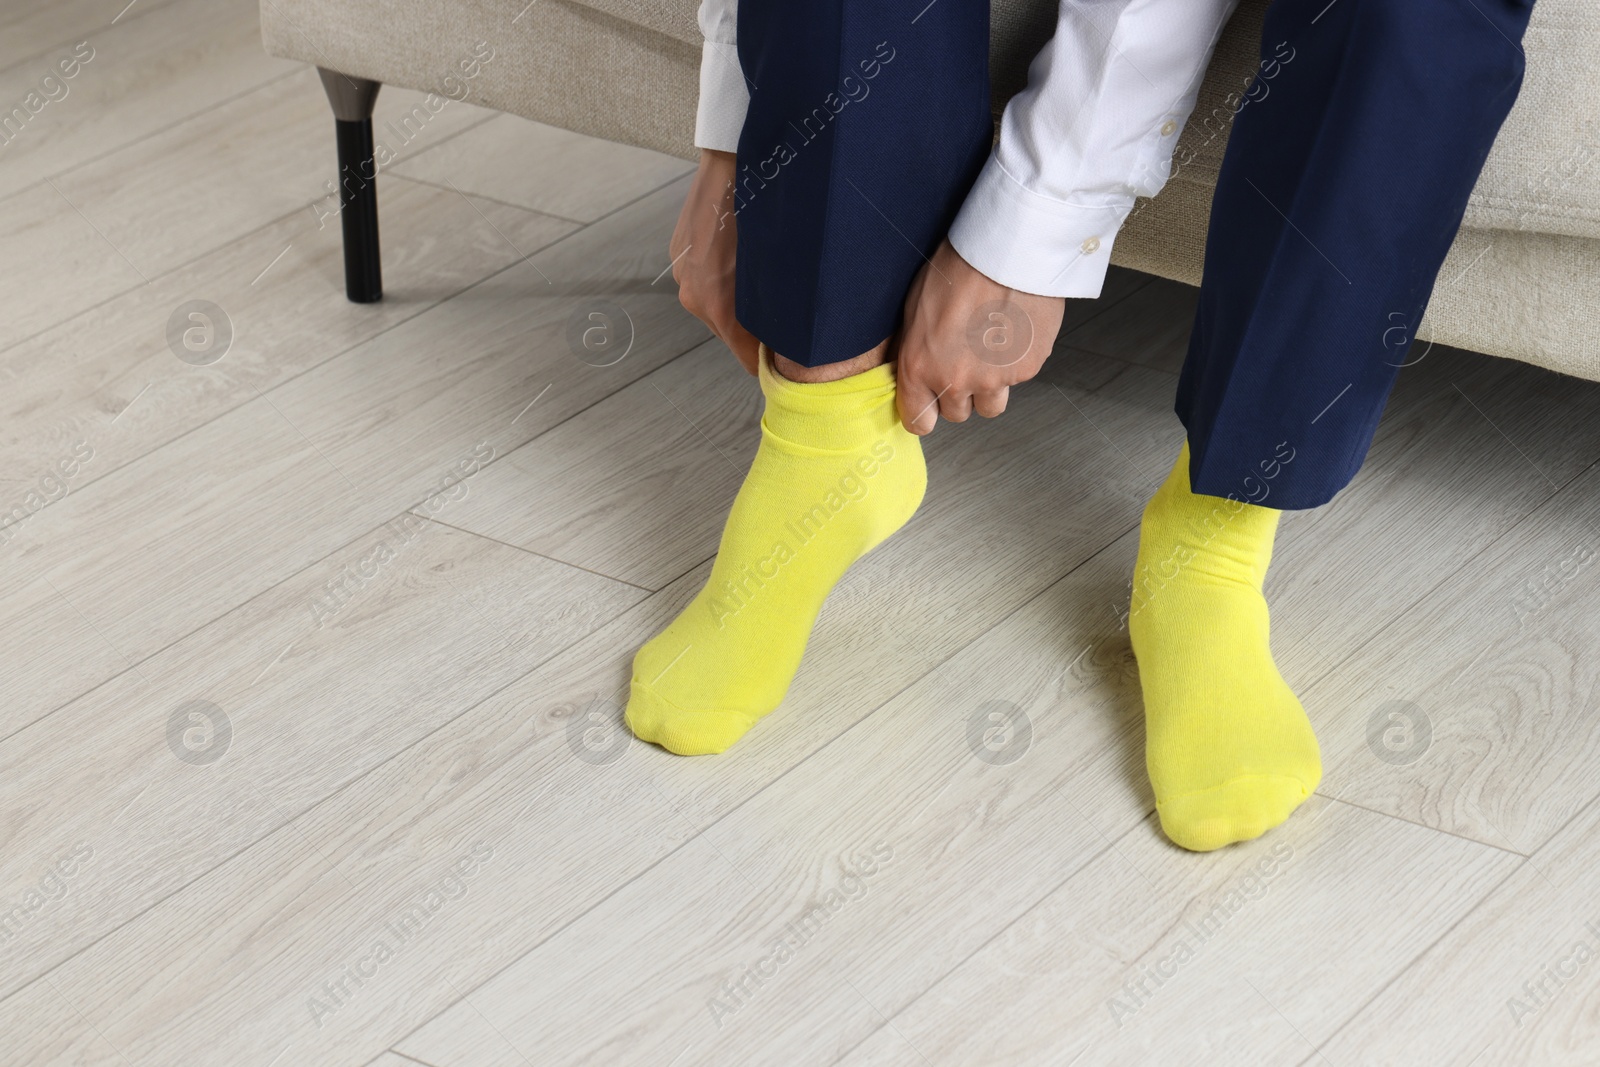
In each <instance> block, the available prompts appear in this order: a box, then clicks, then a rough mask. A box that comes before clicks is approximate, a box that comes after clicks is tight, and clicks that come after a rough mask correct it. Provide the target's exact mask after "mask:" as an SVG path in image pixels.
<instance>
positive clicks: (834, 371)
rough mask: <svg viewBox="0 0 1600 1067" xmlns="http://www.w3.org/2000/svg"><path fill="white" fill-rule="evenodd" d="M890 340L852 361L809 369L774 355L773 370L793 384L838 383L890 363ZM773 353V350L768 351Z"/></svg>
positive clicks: (776, 354) (825, 364) (883, 341)
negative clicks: (840, 380) (841, 379)
mask: <svg viewBox="0 0 1600 1067" xmlns="http://www.w3.org/2000/svg"><path fill="white" fill-rule="evenodd" d="M889 340H890V339H889V338H884V339H883V340H882V341H880V342H879V343H878V344H876V345H874V346H873V347H872V348H871V349H869V350H868V351H866V352H863V353H861V354H860V355H859V356H855V357H853V358H851V359H847V360H843V361H841V362H839V363H824V364H822V365H821V366H817V367H808V366H806V365H805V364H803V363H796V362H795V361H794V360H792V359H785V358H784V357H783V356H780V355H778V353H776V352H773V353H772V369H773V370H775V371H777V372H778V374H779V376H780V377H783V378H787V379H788V380H789V381H791V382H836V381H838V380H839V379H840V378H849V377H850V376H852V375H855V374H861V373H862V372H864V371H869V370H871V369H872V368H873V367H877V366H881V365H883V364H884V363H887V362H888V361H889ZM768 351H771V349H768Z"/></svg>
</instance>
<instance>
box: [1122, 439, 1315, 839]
mask: <svg viewBox="0 0 1600 1067" xmlns="http://www.w3.org/2000/svg"><path fill="white" fill-rule="evenodd" d="M1280 514H1281V513H1280V512H1278V511H1274V510H1272V509H1271V508H1262V507H1256V506H1255V505H1253V504H1245V503H1242V502H1239V501H1235V500H1225V499H1223V498H1221V497H1214V496H1197V495H1195V494H1193V493H1191V492H1190V491H1189V446H1188V445H1187V444H1185V445H1184V447H1183V450H1182V451H1181V452H1180V453H1179V454H1178V462H1177V465H1176V466H1174V467H1173V468H1172V473H1171V474H1170V475H1168V476H1167V480H1166V482H1165V483H1163V484H1162V486H1161V488H1160V489H1158V490H1157V491H1156V495H1155V496H1154V497H1153V498H1151V500H1150V503H1149V505H1148V506H1147V507H1146V508H1145V511H1144V520H1143V522H1142V523H1141V524H1140V527H1139V558H1138V562H1137V563H1136V564H1135V566H1134V583H1133V602H1132V605H1131V607H1130V609H1129V616H1128V632H1129V636H1130V638H1131V639H1132V642H1133V651H1134V655H1135V656H1136V657H1137V658H1138V661H1139V682H1140V685H1141V687H1142V688H1143V690H1144V709H1145V710H1144V715H1145V759H1146V765H1147V767H1148V769H1149V772H1150V784H1151V786H1152V787H1153V788H1154V790H1155V795H1156V811H1157V812H1158V813H1159V815H1160V817H1161V828H1162V830H1164V831H1165V832H1166V835H1167V836H1168V837H1169V838H1171V839H1172V840H1173V842H1175V843H1176V844H1179V845H1181V846H1183V847H1184V848H1187V849H1192V850H1194V851H1196V852H1207V851H1210V850H1211V849H1216V848H1221V847H1222V846H1223V845H1228V844H1232V843H1233V842H1235V841H1245V840H1248V839H1250V838H1252V837H1259V836H1260V835H1261V834H1263V833H1265V832H1266V831H1268V830H1270V829H1271V828H1272V827H1274V826H1277V825H1278V824H1279V823H1281V822H1283V821H1284V820H1285V819H1287V818H1288V817H1289V815H1290V813H1291V812H1293V811H1294V809H1295V808H1297V807H1299V806H1300V804H1301V802H1302V801H1304V800H1305V799H1306V798H1307V797H1308V796H1310V795H1311V793H1312V791H1313V790H1315V789H1316V788H1317V784H1318V782H1320V781H1321V780H1322V761H1321V758H1320V756H1319V754H1318V750H1317V739H1316V735H1315V734H1313V733H1312V731H1311V723H1310V721H1309V720H1308V719H1307V718H1306V713H1305V710H1304V709H1303V708H1301V706H1300V701H1299V700H1297V699H1296V698H1295V695H1294V693H1293V692H1291V691H1290V689H1289V686H1288V685H1287V684H1286V683H1285V682H1284V680H1283V676H1282V675H1280V674H1279V673H1278V668H1277V665H1276V664H1275V663H1274V662H1273V660H1272V648H1271V645H1270V643H1269V641H1268V622H1267V602H1266V600H1265V599H1264V598H1263V597H1262V595H1261V584H1262V582H1263V581H1264V580H1265V578H1266V575H1267V564H1268V563H1269V562H1271V559H1272V541H1273V537H1274V535H1275V534H1276V532H1277V528H1278V517H1279V515H1280Z"/></svg>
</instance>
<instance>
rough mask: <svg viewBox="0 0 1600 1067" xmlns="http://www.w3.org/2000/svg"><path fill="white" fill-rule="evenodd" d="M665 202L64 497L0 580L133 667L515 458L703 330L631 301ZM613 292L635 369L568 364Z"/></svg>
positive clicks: (661, 300) (17, 547) (631, 213)
mask: <svg viewBox="0 0 1600 1067" xmlns="http://www.w3.org/2000/svg"><path fill="white" fill-rule="evenodd" d="M681 195H682V194H681V190H680V191H674V190H672V189H667V190H663V191H662V192H661V193H660V194H657V195H655V196H653V197H651V198H647V199H646V200H644V201H641V202H640V203H639V204H638V205H636V206H635V207H632V208H629V209H627V210H625V211H623V212H621V213H619V214H618V215H616V216H613V217H612V218H611V219H608V220H605V221H603V222H601V223H597V224H595V225H594V226H593V227H591V228H590V229H588V230H585V231H584V232H583V233H582V234H580V235H578V237H577V238H576V239H575V240H576V241H577V243H576V244H575V245H574V246H573V247H572V248H570V249H563V248H562V246H561V245H556V246H554V247H552V248H550V249H548V250H546V251H545V252H542V253H540V254H539V255H538V256H537V257H535V258H533V259H529V260H525V261H522V262H520V263H519V264H517V265H516V266H514V267H512V268H510V269H508V270H506V271H504V272H502V273H500V274H498V275H496V276H495V277H494V278H493V279H491V280H489V281H487V282H485V283H483V284H482V285H480V286H478V287H476V288H474V289H472V290H469V292H468V293H466V294H463V295H462V296H461V297H459V298H458V299H457V300H455V301H450V302H447V303H446V304H443V305H440V306H438V307H435V308H432V309H430V312H428V313H425V314H422V315H418V316H416V317H414V318H412V319H409V320H406V321H405V322H404V323H403V324H401V325H400V326H399V327H397V328H396V329H394V330H390V331H388V332H386V333H383V334H380V335H379V336H377V337H376V338H374V339H373V340H371V341H368V342H366V343H364V344H361V345H358V346H356V347H355V348H354V349H352V350H350V351H348V352H345V353H343V354H342V355H340V356H338V358H336V359H334V360H331V361H329V362H327V363H324V364H320V365H318V366H317V367H315V368H313V369H312V370H311V371H310V372H309V373H306V374H303V375H301V376H299V377H296V378H294V379H292V380H290V381H288V382H286V383H285V384H283V385H281V386H279V387H278V388H276V389H274V390H272V391H271V392H260V393H258V394H257V395H256V396H255V398H254V399H252V400H249V401H247V402H245V403H244V404H242V405H240V406H238V407H236V408H234V409H233V410H232V411H229V412H228V413H227V414H226V415H225V416H224V417H222V418H219V419H214V420H213V421H210V422H205V423H203V424H202V425H200V426H198V427H196V428H195V429H194V430H193V431H192V432H190V433H188V434H186V435H184V436H181V437H178V438H176V439H174V440H172V441H171V442H170V443H168V444H166V445H163V446H162V447H160V448H157V449H155V450H154V451H151V452H148V453H146V454H145V455H143V456H141V457H140V458H138V459H136V460H133V461H131V462H128V463H126V464H125V465H124V466H122V467H120V468H119V469H117V470H115V471H114V472H112V473H110V474H108V475H106V476H105V477H103V478H101V479H100V480H98V481H95V482H93V483H91V484H89V485H86V486H85V487H83V488H82V489H81V490H79V491H77V492H72V493H69V494H68V495H66V496H64V497H62V498H61V499H59V500H58V501H57V502H56V503H54V504H52V505H51V506H49V507H47V508H44V509H42V510H40V511H39V512H37V514H35V515H34V516H33V518H31V519H30V520H29V521H28V523H27V525H26V527H25V528H24V529H23V530H22V532H21V533H20V534H19V535H18V536H17V537H16V538H15V539H14V540H13V541H12V542H11V543H10V544H9V545H8V546H6V547H7V548H8V549H9V550H10V551H9V552H8V553H7V556H6V559H5V567H6V570H5V572H4V576H3V577H4V580H6V581H7V582H8V583H11V584H20V583H22V582H24V581H26V582H32V581H34V580H36V579H37V578H38V577H39V576H40V575H41V574H42V575H43V576H45V578H47V579H48V581H49V582H51V583H53V585H54V587H55V588H56V590H57V591H58V592H59V595H60V596H61V597H62V598H64V599H65V600H66V601H67V602H68V603H69V604H70V605H71V606H72V608H73V610H74V612H75V613H78V614H81V615H82V616H83V617H84V618H85V619H86V620H88V622H89V624H90V626H91V628H92V629H93V630H94V631H95V633H96V638H95V641H96V643H97V646H98V643H101V642H103V643H104V644H107V645H109V646H110V647H111V648H113V649H114V650H115V651H116V652H117V653H118V655H119V657H126V658H128V659H130V660H135V661H136V660H139V659H142V658H143V657H144V656H147V655H150V654H151V653H152V652H154V651H156V650H158V649H160V648H162V647H164V646H165V645H166V644H168V643H169V642H171V641H173V640H175V639H177V638H179V637H181V636H183V635H184V634H187V633H190V632H192V631H193V630H195V629H198V628H199V627H200V626H202V625H204V624H205V623H206V622H209V621H210V620H211V619H214V618H216V617H218V616H220V615H221V614H223V613H225V612H226V611H228V610H230V609H231V608H233V607H236V606H237V605H239V604H241V603H243V602H244V601H246V600H248V599H249V598H250V597H252V596H255V595H257V594H259V593H260V592H263V591H265V590H266V589H269V588H271V587H272V585H274V584H276V583H277V582H279V581H281V580H283V579H284V578H286V577H288V576H289V575H290V574H293V573H295V572H297V571H299V570H300V569H301V568H303V567H305V566H306V565H307V564H309V563H311V562H312V561H314V560H317V559H321V558H323V557H324V556H326V555H327V554H328V553H329V552H330V551H332V550H333V549H334V548H336V547H338V546H339V545H341V544H345V543H347V542H348V541H349V540H350V539H352V538H354V537H356V536H357V535H359V534H360V533H362V532H364V531H366V530H370V529H372V528H374V527H375V526H377V525H378V524H380V523H382V522H384V521H386V520H387V519H388V518H390V517H391V516H393V515H394V514H396V513H397V512H398V511H400V510H403V509H405V508H408V507H411V506H413V505H416V504H418V503H419V502H421V501H423V500H424V499H425V498H427V497H429V495H430V494H432V493H434V492H435V491H436V490H437V489H439V488H440V486H441V485H444V484H445V483H446V481H447V480H448V479H449V478H450V477H451V476H452V474H451V472H452V470H453V469H455V468H456V467H457V465H458V464H460V463H462V462H463V461H466V460H468V459H469V458H470V457H472V456H473V455H475V454H481V453H482V451H483V450H485V449H487V450H488V451H490V452H492V453H493V454H494V455H499V454H501V453H502V452H504V451H507V450H509V449H511V448H514V447H515V446H517V445H519V444H521V443H523V442H525V441H527V440H529V439H531V438H532V437H534V436H535V435H537V434H538V433H540V432H542V431H543V430H546V429H548V428H549V427H551V426H553V425H555V424H556V423H558V422H560V421H561V420H563V419H564V418H566V417H568V416H570V415H571V414H573V413H575V412H576V411H579V410H582V409H583V408H585V407H587V406H589V405H590V404H592V403H593V402H595V401H596V400H598V399H599V398H601V397H603V396H605V395H607V394H608V393H610V392H612V391H614V390H615V389H616V388H618V387H619V386H620V385H622V384H624V383H626V382H627V381H630V380H632V379H633V378H635V377H637V376H638V375H640V374H643V373H647V372H648V371H649V369H651V368H652V367H653V366H656V365H659V364H660V363H661V362H664V361H665V360H667V359H670V358H672V357H673V356H676V355H678V354H679V353H681V352H682V351H683V350H685V349H687V348H688V347H690V346H691V345H693V344H694V343H696V342H697V341H699V340H700V339H701V338H702V337H703V336H704V330H703V327H701V326H700V325H699V324H698V323H696V322H694V320H693V319H691V318H689V316H688V315H687V313H685V312H684V311H683V310H682V308H681V307H679V306H678V305H677V302H676V300H675V299H674V298H673V297H672V296H671V295H669V294H657V293H654V292H650V291H649V290H648V286H647V282H648V278H649V277H650V276H652V275H653V274H654V273H655V270H653V269H652V268H653V267H654V261H655V259H656V258H657V256H659V254H660V253H659V252H657V251H656V249H657V248H659V247H662V246H664V245H665V231H666V230H668V229H670V226H671V221H672V217H673V215H674V214H675V210H676V208H675V205H676V200H675V199H674V197H675V196H680V197H681ZM508 210H509V209H508ZM652 235H655V237H656V240H651V237H652ZM657 241H659V244H657ZM635 242H642V244H637V245H636V244H635ZM541 264H543V266H542V267H541ZM541 269H542V270H544V271H545V272H546V273H547V274H553V276H555V277H557V278H560V279H562V282H561V285H560V287H559V288H557V287H555V286H554V283H546V282H545V281H544V279H543V278H542V277H541V276H540V273H539V272H540V270H541ZM656 269H658V268H656ZM646 272H648V273H646ZM547 285H548V286H549V287H550V288H551V289H552V292H551V293H550V295H543V294H538V293H536V287H537V288H545V287H546V286H547ZM632 292H638V294H639V295H637V296H635V295H623V294H631V293H632ZM613 294H616V295H620V296H621V298H622V299H624V300H627V301H628V302H629V306H630V307H631V308H632V309H633V315H634V321H635V322H636V323H637V324H638V327H639V332H640V336H639V339H638V343H637V345H636V350H635V354H634V356H633V357H632V358H630V359H629V360H627V361H625V362H624V363H623V364H620V365H618V366H616V367H611V368H594V367H590V366H588V365H586V364H584V363H582V362H580V361H579V360H578V359H577V358H576V357H574V356H573V355H572V354H571V352H570V351H568V349H567V346H566V340H565V324H566V320H567V318H568V317H569V315H570V314H571V313H572V311H573V310H574V308H575V307H576V306H579V305H582V303H583V302H584V301H586V300H589V299H593V298H595V297H597V296H601V295H603V296H604V297H605V298H607V299H615V296H613ZM327 299H328V300H329V301H330V302H333V301H340V300H342V297H341V296H340V294H339V293H338V292H337V290H334V291H332V292H330V293H329V294H328V297H327ZM429 314H433V315H438V316H441V317H440V318H439V319H437V320H434V321H432V322H430V321H428V319H429ZM462 352H468V353H471V355H470V356H469V357H466V358H463V357H462V356H461V355H460V353H462ZM334 364H340V366H339V367H335V366H334ZM226 368H227V362H226V361H223V362H222V363H219V364H215V365H213V366H210V367H202V368H193V369H192V373H195V374H197V375H217V376H227V375H228V374H229V373H230V372H229V371H228V370H227V369H226ZM186 369H187V368H186ZM238 384H243V385H244V387H245V389H246V390H248V391H249V392H250V393H257V389H256V388H255V387H253V385H252V383H250V382H249V381H248V378H247V379H246V381H245V382H243V383H235V385H233V386H223V385H218V386H216V387H214V388H216V389H218V390H222V389H226V388H233V389H237V385H238ZM545 386H552V388H551V390H550V395H549V396H548V397H547V398H546V399H545V401H544V402H542V403H541V404H540V405H539V406H538V407H536V408H535V409H533V410H531V411H529V412H528V413H527V414H526V415H525V416H523V417H522V418H521V419H520V420H517V419H516V418H515V417H514V416H515V415H516V408H517V407H521V406H522V405H523V404H525V403H526V400H525V399H523V398H528V399H531V398H532V397H533V396H534V395H535V394H536V393H537V392H539V390H540V389H542V388H543V387H545ZM143 402H144V401H141V403H143ZM512 405H515V407H514V406H512ZM501 408H503V409H504V410H503V411H501V410H499V409H501ZM491 458H492V457H491ZM54 654H56V655H62V656H66V655H70V654H71V651H70V650H68V649H60V650H58V652H56V653H54ZM94 654H95V655H98V654H99V653H98V651H96V652H95V653H94ZM37 713H38V709H34V710H32V711H29V712H27V713H25V715H24V717H23V719H22V721H32V719H33V718H35V717H36V715H37Z"/></svg>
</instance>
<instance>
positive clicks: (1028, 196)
mask: <svg viewBox="0 0 1600 1067" xmlns="http://www.w3.org/2000/svg"><path fill="white" fill-rule="evenodd" d="M1237 2H1238V0H1061V9H1060V12H1059V14H1058V16H1057V20H1056V32H1055V36H1054V37H1053V38H1052V39H1051V40H1050V41H1049V43H1047V44H1046V45H1045V46H1044V48H1043V49H1042V50H1040V52H1039V54H1038V56H1037V57H1035V58H1034V61H1033V64H1032V65H1031V66H1030V67H1029V68H1028V86H1027V88H1026V89H1024V90H1023V91H1022V92H1021V93H1018V94H1017V95H1016V96H1015V97H1013V98H1012V99H1011V101H1010V102H1009V103H1008V104H1007V105H1006V110H1005V115H1004V116H1003V117H1002V119H1001V122H1000V139H999V142H998V143H997V144H996V145H995V148H994V151H993V152H992V153H990V156H989V161H988V162H987V163H986V164H985V165H984V168H983V170H982V172H981V173H980V174H979V175H978V180H977V182H976V183H975V184H974V185H973V187H972V191H971V192H970V193H968V195H967V199H966V201H965V202H964V203H963V204H962V206H961V210H960V212H959V213H958V214H957V215H956V220H955V222H954V224H952V226H951V227H950V243H951V244H952V245H953V246H954V247H955V250H956V251H957V252H959V253H960V254H961V258H962V259H965V260H966V261H967V262H968V263H970V264H972V265H973V266H974V267H976V268H977V269H978V270H979V271H981V272H982V273H984V274H986V275H988V276H989V277H990V278H992V279H994V280H995V281H997V282H999V283H1001V284H1002V285H1005V286H1008V287H1010V288H1012V289H1018V290H1021V291H1022V292H1026V293H1037V294H1040V295H1042V296H1070V297H1094V296H1099V295H1100V287H1101V285H1102V284H1103V282H1104V281H1105V275H1106V268H1107V267H1109V266H1110V263H1111V244H1112V241H1113V240H1114V239H1115V237H1116V233H1117V230H1118V229H1119V228H1120V227H1121V225H1122V221H1123V219H1125V218H1127V216H1128V212H1129V211H1131V210H1132V208H1133V203H1134V200H1135V198H1136V197H1140V196H1154V195H1155V194H1156V193H1157V192H1159V191H1160V190H1161V187H1162V186H1163V185H1164V184H1166V180H1167V175H1168V173H1169V171H1170V168H1171V163H1172V152H1173V149H1174V147H1175V146H1176V145H1177V142H1178V134H1179V133H1180V132H1181V131H1182V129H1183V124H1184V122H1185V121H1187V119H1188V117H1189V113H1190V112H1191V111H1192V110H1193V109H1194V102H1195V95H1196V94H1197V93H1198V91H1199V89H1200V79H1201V78H1202V76H1203V75H1204V74H1205V69H1206V65H1207V64H1208V63H1209V62H1210V60H1211V52H1212V49H1213V48H1214V47H1215V46H1216V42H1217V38H1218V37H1219V36H1220V35H1221V33H1222V27H1223V25H1224V24H1225V23H1226V22H1227V20H1228V16H1229V15H1230V14H1232V12H1233V8H1234V6H1235V4H1236V3H1237ZM737 11H738V0H701V4H700V12H699V18H700V30H701V32H702V33H703V34H704V35H705V44H704V46H703V50H702V53H701V60H700V106H699V113H698V115H697V118H696V123H695V139H694V143H695V145H696V146H697V147H700V148H712V149H720V150H722V151H725V152H732V151H734V150H735V149H736V148H737V147H738V143H739V130H740V128H741V127H742V126H743V125H744V115H745V110H746V109H747V108H748V106H749V103H750V96H749V92H748V90H747V89H746V87H745V82H744V75H743V72H742V71H741V70H740V67H739V53H738V50H737V47H736V42H737V40H738V36H737ZM1240 88H1241V89H1243V88H1244V87H1243V86H1241V87H1240Z"/></svg>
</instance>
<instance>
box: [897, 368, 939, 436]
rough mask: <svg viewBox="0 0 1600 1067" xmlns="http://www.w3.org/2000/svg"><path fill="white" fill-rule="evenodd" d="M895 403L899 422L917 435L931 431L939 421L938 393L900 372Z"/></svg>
mask: <svg viewBox="0 0 1600 1067" xmlns="http://www.w3.org/2000/svg"><path fill="white" fill-rule="evenodd" d="M904 368H905V364H904V362H903V361H902V363H901V369H902V370H904ZM895 404H896V405H897V406H898V407H899V408H900V421H901V423H903V424H904V425H905V428H906V429H907V430H909V431H911V432H912V433H914V434H916V435H917V436H918V437H922V436H925V435H927V434H930V433H932V432H933V428H934V427H935V426H936V425H938V423H939V394H937V393H935V392H934V391H933V390H932V389H929V388H928V387H927V386H926V385H923V384H922V383H921V382H919V381H917V380H916V379H914V378H912V377H909V376H907V375H904V374H902V375H901V377H900V379H899V381H897V382H896V383H895Z"/></svg>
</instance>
